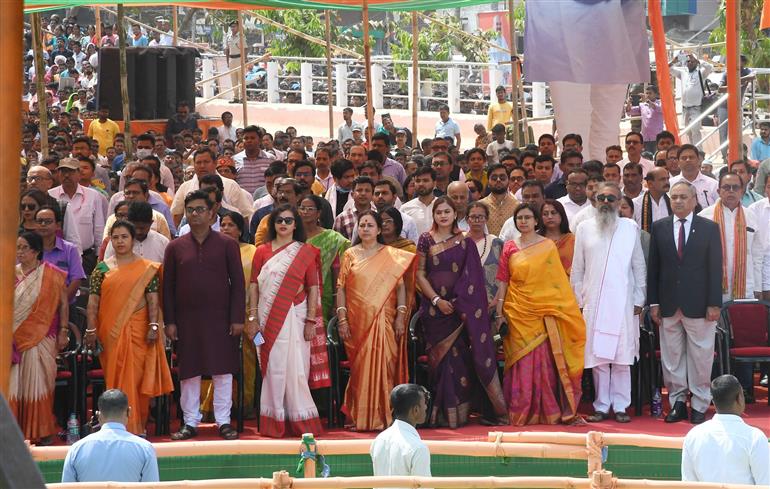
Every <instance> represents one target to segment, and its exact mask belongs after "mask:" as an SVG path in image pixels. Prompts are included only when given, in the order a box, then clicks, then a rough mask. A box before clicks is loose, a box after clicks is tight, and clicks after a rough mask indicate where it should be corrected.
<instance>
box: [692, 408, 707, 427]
mask: <svg viewBox="0 0 770 489" xmlns="http://www.w3.org/2000/svg"><path fill="white" fill-rule="evenodd" d="M704 421H706V413H702V412H700V411H696V410H695V409H693V410H691V411H690V423H692V424H701V423H702V422H704Z"/></svg>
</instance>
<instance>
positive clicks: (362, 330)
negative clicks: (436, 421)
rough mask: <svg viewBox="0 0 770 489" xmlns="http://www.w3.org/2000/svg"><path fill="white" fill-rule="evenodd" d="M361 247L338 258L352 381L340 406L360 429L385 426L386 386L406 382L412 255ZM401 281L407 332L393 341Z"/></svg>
mask: <svg viewBox="0 0 770 489" xmlns="http://www.w3.org/2000/svg"><path fill="white" fill-rule="evenodd" d="M359 252H360V248H358V247H356V248H350V249H348V250H347V251H346V252H345V254H344V255H343V258H342V266H341V269H340V274H339V278H338V281H337V283H338V286H339V287H340V288H344V290H345V301H346V306H347V308H348V313H347V317H348V322H349V324H350V333H351V335H350V338H348V339H347V340H345V351H346V352H347V355H348V359H349V360H350V381H349V382H348V386H347V389H346V390H345V401H344V406H343V408H342V410H343V412H344V413H345V415H346V416H347V417H348V418H349V419H351V420H352V421H353V423H354V424H355V427H356V429H357V430H359V431H371V430H383V429H385V428H387V427H388V426H390V424H391V422H392V418H391V413H390V407H389V403H390V391H391V390H392V389H393V387H395V386H396V385H398V384H403V383H405V382H407V379H408V377H409V372H408V367H407V354H406V340H407V335H408V331H406V330H408V324H409V312H410V311H411V309H412V301H413V300H414V277H415V270H416V268H415V267H416V263H417V261H416V259H415V258H416V255H415V254H414V253H409V252H406V251H402V250H399V249H396V248H393V247H391V246H383V247H382V248H381V249H380V250H379V251H378V252H377V253H375V254H374V255H373V256H370V257H367V258H363V257H361V256H360V254H359ZM402 280H403V281H404V285H405V286H406V298H407V314H406V315H405V322H404V326H405V332H404V334H403V335H402V336H401V338H400V339H399V340H398V341H396V336H395V331H394V330H393V321H394V320H395V317H396V290H397V287H398V284H399V283H400V282H401V281H402Z"/></svg>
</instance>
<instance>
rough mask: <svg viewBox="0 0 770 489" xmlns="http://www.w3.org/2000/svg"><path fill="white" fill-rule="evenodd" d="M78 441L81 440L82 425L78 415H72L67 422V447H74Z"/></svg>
mask: <svg viewBox="0 0 770 489" xmlns="http://www.w3.org/2000/svg"><path fill="white" fill-rule="evenodd" d="M78 440H80V423H79V422H78V417H77V415H76V414H75V413H72V414H71V415H70V419H68V420H67V445H72V444H74V443H75V442H76V441H78Z"/></svg>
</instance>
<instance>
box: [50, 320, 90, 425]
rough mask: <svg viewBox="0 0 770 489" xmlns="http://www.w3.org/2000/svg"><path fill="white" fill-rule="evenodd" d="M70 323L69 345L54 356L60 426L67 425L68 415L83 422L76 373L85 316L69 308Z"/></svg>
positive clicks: (56, 406) (55, 396)
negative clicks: (61, 398)
mask: <svg viewBox="0 0 770 489" xmlns="http://www.w3.org/2000/svg"><path fill="white" fill-rule="evenodd" d="M70 309H71V310H70V321H69V324H68V328H69V331H70V335H69V338H70V340H69V344H68V345H67V347H66V349H65V350H64V351H61V352H59V353H58V354H57V355H56V382H55V392H54V398H55V400H56V401H55V407H54V412H55V413H56V420H57V422H58V423H59V425H60V426H66V425H67V419H68V418H69V415H70V414H73V413H74V414H75V416H77V418H78V420H79V422H80V421H83V422H84V421H85V420H84V419H83V418H82V412H81V410H80V402H79V397H78V394H79V392H80V390H79V388H78V384H79V381H80V378H79V373H78V353H79V350H80V345H81V340H82V337H83V335H82V330H83V329H85V327H84V326H83V325H84V324H85V316H84V315H81V314H80V313H79V312H78V311H77V310H76V309H75V308H70ZM62 393H63V397H64V402H63V403H62V402H57V401H59V400H60V397H61V396H60V394H62Z"/></svg>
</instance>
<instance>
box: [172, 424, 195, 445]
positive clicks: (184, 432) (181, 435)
mask: <svg viewBox="0 0 770 489" xmlns="http://www.w3.org/2000/svg"><path fill="white" fill-rule="evenodd" d="M195 436H198V431H197V430H196V429H195V428H193V427H192V426H190V425H189V424H186V425H184V426H182V429H180V430H179V431H177V432H176V433H172V434H171V439H172V440H174V441H181V440H189V439H190V438H193V437H195Z"/></svg>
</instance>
